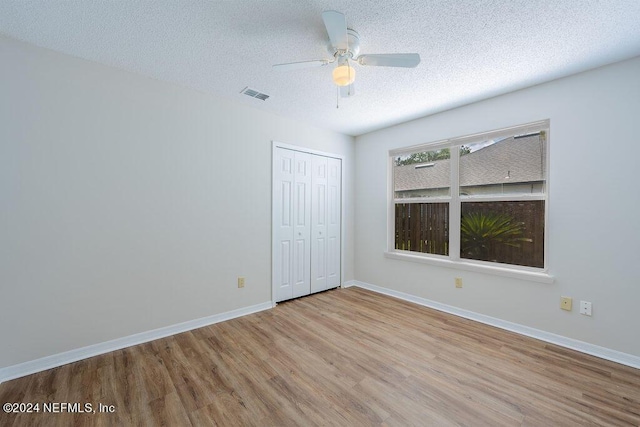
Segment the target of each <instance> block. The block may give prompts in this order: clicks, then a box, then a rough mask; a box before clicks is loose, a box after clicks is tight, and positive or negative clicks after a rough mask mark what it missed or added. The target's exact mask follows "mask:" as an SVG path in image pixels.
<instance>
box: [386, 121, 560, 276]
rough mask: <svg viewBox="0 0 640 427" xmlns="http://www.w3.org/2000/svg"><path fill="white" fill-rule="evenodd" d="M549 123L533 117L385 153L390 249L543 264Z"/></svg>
mask: <svg viewBox="0 0 640 427" xmlns="http://www.w3.org/2000/svg"><path fill="white" fill-rule="evenodd" d="M548 128H549V123H548V121H544V122H537V123H533V124H529V125H524V126H517V127H513V128H509V129H502V130H499V131H494V132H487V133H483V134H478V135H473V136H467V137H462V138H455V139H450V140H446V141H440V142H437V143H433V144H425V145H422V146H418V147H412V148H408V149H403V150H393V151H391V152H390V161H391V165H392V166H391V167H392V169H393V174H392V179H393V187H392V188H393V195H392V200H393V202H392V203H393V209H392V211H393V215H394V221H393V224H394V229H393V231H392V234H393V238H392V239H390V240H391V245H392V247H391V248H390V250H391V251H393V252H402V251H408V252H409V253H414V254H415V253H420V254H423V256H425V257H428V258H434V259H438V258H439V259H447V260H450V261H455V262H465V263H475V264H480V265H481V264H485V265H495V264H499V265H501V266H503V267H505V266H514V268H516V269H518V268H519V269H534V270H543V269H545V267H546V266H545V246H546V245H545V218H546V212H547V205H548V204H547V162H548V159H547V153H548V143H549V141H548V139H549V129H548ZM390 212H391V211H390ZM505 264H506V265H505Z"/></svg>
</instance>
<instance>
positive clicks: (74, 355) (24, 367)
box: [0, 301, 273, 383]
mask: <svg viewBox="0 0 640 427" xmlns="http://www.w3.org/2000/svg"><path fill="white" fill-rule="evenodd" d="M270 308H273V303H272V302H271V301H268V302H263V303H261V304H256V305H252V306H249V307H244V308H239V309H237V310H232V311H227V312H225V313H220V314H214V315H212V316H207V317H202V318H200V319H195V320H190V321H188V322H183V323H178V324H175V325H170V326H165V327H164V328H159V329H154V330H151V331H146V332H141V333H139V334H134V335H129V336H127V337H122V338H117V339H115V340H111V341H106V342H102V343H98V344H93V345H90V346H87V347H82V348H77V349H74V350H70V351H65V352H64V353H58V354H54V355H52V356H46V357H43V358H40V359H36V360H31V361H29V362H24V363H20V364H17V365H12V366H8V367H6V368H2V369H0V383H2V382H4V381H9V380H13V379H15V378H20V377H24V376H25V375H31V374H35V373H36V372H41V371H46V370H47V369H51V368H56V367H58V366H62V365H66V364H67V363H72V362H77V361H78V360H82V359H87V358H89V357H93V356H98V355H100V354H104V353H108V352H110V351H115V350H120V349H122V348H125V347H131V346H134V345H137V344H142V343H145V342H149V341H153V340H157V339H159V338H165V337H168V336H170V335H175V334H179V333H181V332H186V331H190V330H192V329H197V328H201V327H203V326H208V325H212V324H214V323H219V322H224V321H225V320H230V319H234V318H236V317H241V316H246V315H247V314H252V313H257V312H259V311H263V310H268V309H270Z"/></svg>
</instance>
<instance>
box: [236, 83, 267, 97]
mask: <svg viewBox="0 0 640 427" xmlns="http://www.w3.org/2000/svg"><path fill="white" fill-rule="evenodd" d="M240 93H243V94H245V95H247V96H250V97H252V98H256V99H260V100H262V101H266V100H267V98H269V95H267V94H266V93H262V92H259V91H257V90H255V89H251V88H250V87H249V86H247V87H245V88H244V89H242V90H241V91H240Z"/></svg>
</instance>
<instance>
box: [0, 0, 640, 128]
mask: <svg viewBox="0 0 640 427" xmlns="http://www.w3.org/2000/svg"><path fill="white" fill-rule="evenodd" d="M329 9H333V10H338V11H341V12H343V13H344V14H345V15H346V17H347V24H348V25H349V27H351V28H353V29H355V30H357V31H358V32H359V33H360V37H361V53H402V52H417V53H419V54H420V56H421V57H422V62H421V63H420V65H419V66H418V67H417V68H414V69H404V68H384V67H362V66H357V65H356V67H357V79H356V92H357V94H356V96H354V97H352V98H348V99H341V100H340V108H339V109H336V87H335V86H334V85H333V83H332V81H331V68H330V67H331V66H326V67H320V68H313V69H305V70H296V71H286V72H285V71H275V70H272V69H271V65H272V64H277V63H282V62H292V61H302V60H311V59H323V58H329V56H328V53H327V49H326V47H327V35H326V33H325V29H324V25H323V22H322V18H321V13H322V11H323V10H329ZM0 33H3V34H5V35H8V36H10V37H14V38H16V39H20V40H24V41H27V42H31V43H33V44H36V45H39V46H43V47H46V48H50V49H53V50H56V51H59V52H63V53H67V54H71V55H74V56H77V57H81V58H86V59H89V60H93V61H97V62H100V63H104V64H108V65H111V66H115V67H119V68H122V69H125V70H130V71H134V72H138V73H141V74H144V75H147V76H151V77H154V78H157V79H160V80H165V81H169V82H174V83H178V84H181V85H184V86H188V87H192V88H195V89H197V90H200V91H204V92H209V93H213V94H216V95H219V96H223V97H225V98H228V99H236V100H238V101H240V102H243V103H247V104H250V105H253V106H255V107H257V108H261V109H265V110H268V111H272V112H274V113H277V114H280V115H283V116H288V117H291V118H294V119H298V120H302V121H305V122H308V123H312V124H315V125H317V126H320V127H322V128H328V129H332V130H335V131H338V132H342V133H346V134H349V135H359V134H363V133H366V132H369V131H372V130H375V129H379V128H382V127H386V126H389V125H392V124H396V123H400V122H403V121H406V120H410V119H413V118H416V117H420V116H424V115H427V114H431V113H435V112H438V111H443V110H446V109H449V108H452V107H455V106H459V105H463V104H466V103H469V102H473V101H477V100H480V99H484V98H488V97H491V96H495V95H498V94H501V93H506V92H509V91H512V90H515V89H519V88H523V87H527V86H531V85H534V84H537V83H541V82H544V81H548V80H552V79H555V78H558V77H562V76H566V75H569V74H573V73H576V72H579V71H583V70H587V69H590V68H594V67H598V66H601V65H605V64H608V63H612V62H616V61H619V60H623V59H627V58H631V57H634V56H638V55H640V1H639V0H549V1H547V0H467V1H463V0H459V1H453V0H451V1H444V0H432V1H424V0H421V1H414V0H407V1H394V0H384V1H382V0H380V1H370V0H353V1H348V0H336V1H318V0H314V1H302V0H289V1H275V0H273V1H272V0H260V1H259V0H218V1H216V0H209V1H192V0H183V1H179V0H171V1H169V0H166V1H160V0H157V1H148V0H147V1H139V0H137V1H134V0H128V1H116V0H113V1H98V0H30V1H27V0H0ZM245 86H250V87H252V88H255V89H257V90H259V91H262V92H265V93H267V94H269V95H270V98H269V99H268V100H267V101H261V100H257V99H254V98H250V97H247V96H246V95H241V94H240V91H241V90H242V89H243V88H244V87H245Z"/></svg>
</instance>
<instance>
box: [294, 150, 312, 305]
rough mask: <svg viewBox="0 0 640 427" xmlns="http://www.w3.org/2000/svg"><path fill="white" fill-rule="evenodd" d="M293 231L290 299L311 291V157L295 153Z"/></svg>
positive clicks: (306, 154)
mask: <svg viewBox="0 0 640 427" xmlns="http://www.w3.org/2000/svg"><path fill="white" fill-rule="evenodd" d="M294 181H295V188H296V191H295V193H294V203H293V204H294V206H295V209H294V210H293V218H294V224H295V226H294V230H293V238H294V240H295V242H296V243H295V245H296V250H295V251H294V253H293V271H295V272H296V273H295V281H294V283H293V293H292V297H293V298H295V297H299V296H302V295H308V294H309V293H310V291H311V254H310V252H309V249H310V248H311V155H310V154H308V153H301V152H299V151H296V152H295V172H294Z"/></svg>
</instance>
